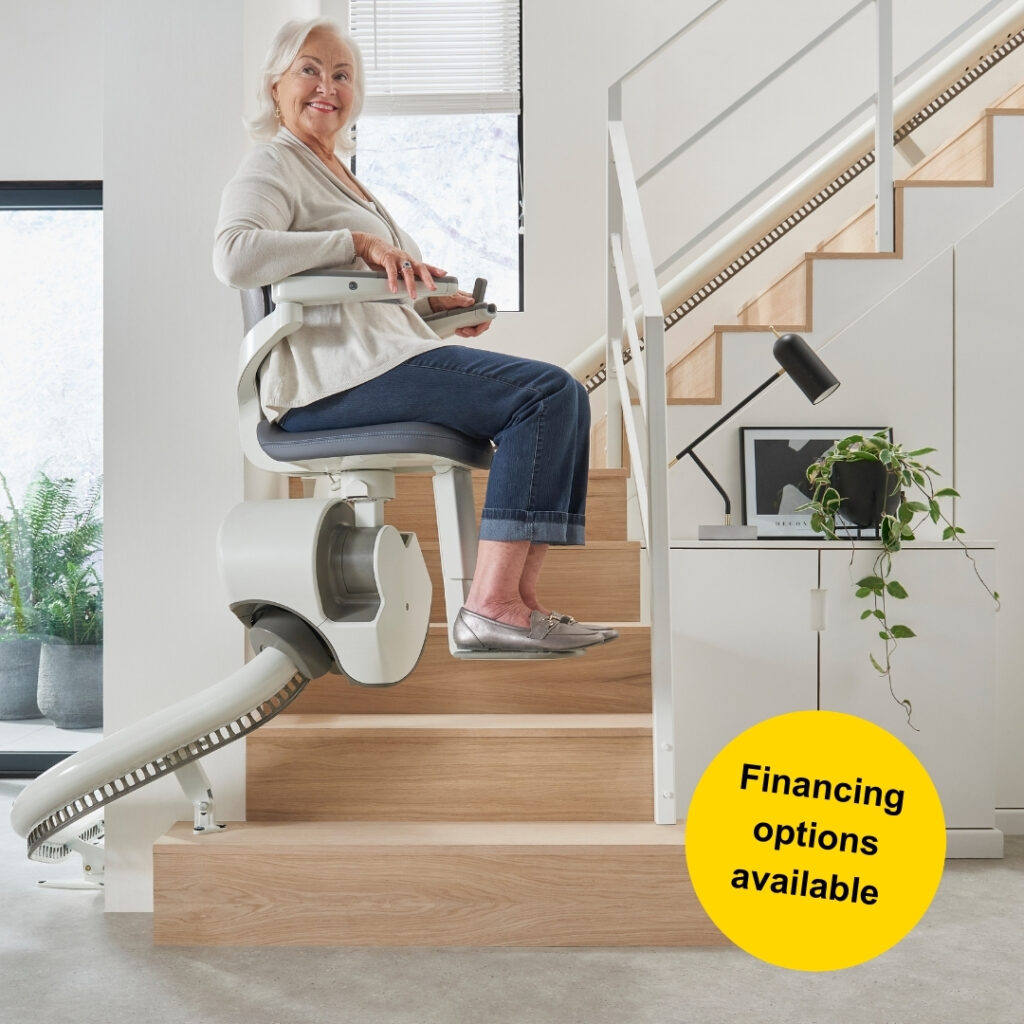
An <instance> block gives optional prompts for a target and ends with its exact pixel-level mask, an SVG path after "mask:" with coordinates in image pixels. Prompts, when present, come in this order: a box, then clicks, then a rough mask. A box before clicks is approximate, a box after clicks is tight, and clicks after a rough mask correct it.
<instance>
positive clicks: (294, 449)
mask: <svg viewBox="0 0 1024 1024" xmlns="http://www.w3.org/2000/svg"><path fill="white" fill-rule="evenodd" d="M256 439H257V440H258V441H259V445H260V447H261V448H262V449H263V451H265V452H266V453H267V455H269V456H270V458H272V459H274V460H275V461H278V462H295V461H297V460H301V459H329V458H339V457H343V456H353V455H362V456H365V455H399V454H415V455H423V456H437V457H440V458H442V459H448V460H451V461H452V462H458V463H462V464H463V465H466V466H471V467H472V468H473V469H487V468H488V466H490V464H491V455H492V454H493V451H494V449H493V448H492V446H491V442H490V441H488V440H486V439H484V438H477V437H469V436H467V435H466V434H462V433H459V431H457V430H450V429H449V428H448V427H442V426H439V425H438V424H436V423H379V424H373V425H372V426H368V427H345V428H342V429H339V430H302V431H288V430H282V429H281V428H280V427H278V426H276V425H275V424H273V423H270V422H268V421H267V420H262V421H261V422H260V423H259V425H258V426H257V428H256Z"/></svg>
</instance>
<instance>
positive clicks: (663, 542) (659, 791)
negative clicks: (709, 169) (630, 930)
mask: <svg viewBox="0 0 1024 1024" xmlns="http://www.w3.org/2000/svg"><path fill="white" fill-rule="evenodd" d="M617 88H618V87H613V89H612V90H611V91H610V92H609V110H610V112H615V111H616V109H617V107H618V101H619V98H620V95H621V94H620V93H619V92H618V91H617ZM608 150H609V160H610V169H611V171H612V173H611V174H610V175H609V185H608V188H609V203H608V219H609V232H610V238H609V260H608V262H609V274H608V280H609V292H610V293H611V292H612V291H614V289H615V286H616V285H617V286H618V288H619V292H618V295H617V296H613V295H612V294H609V300H608V315H609V322H608V334H607V337H608V338H609V339H610V341H609V344H608V346H607V350H606V355H605V358H606V360H607V365H608V366H609V367H610V368H614V374H615V376H616V378H617V382H618V388H619V394H620V395H621V396H622V397H621V398H620V400H619V406H620V408H623V407H624V408H625V410H626V416H625V421H624V424H625V427H626V438H627V441H628V444H629V449H630V460H631V465H632V467H633V477H634V480H635V481H636V487H637V497H638V499H639V501H640V509H641V520H642V521H643V522H644V539H645V544H646V552H647V567H648V580H649V592H650V598H651V599H650V619H651V710H652V718H653V761H654V773H653V774H654V820H655V822H656V823H657V824H659V825H674V824H675V823H676V818H677V813H676V797H675V776H676V769H675V700H674V696H673V687H672V651H671V638H672V607H671V594H670V590H669V562H668V550H669V535H668V534H669V530H668V521H669V520H668V476H667V474H666V473H665V472H664V467H665V466H666V465H667V464H668V437H667V416H666V410H667V397H668V396H667V394H666V387H665V374H664V373H663V372H661V368H662V367H663V366H664V365H665V321H664V315H663V314H662V311H661V300H660V296H659V294H658V285H657V279H656V277H655V275H654V262H653V260H652V258H651V246H650V242H649V241H648V238H647V228H646V226H645V224H644V218H643V211H642V210H641V208H640V194H639V192H638V191H637V185H636V176H635V175H634V174H633V163H632V159H631V157H630V154H629V144H628V142H627V141H626V132H625V128H624V127H623V124H622V122H621V121H617V120H614V119H612V120H609V123H608ZM622 221H625V229H626V231H625V237H626V238H627V239H628V241H629V245H630V251H631V253H632V256H633V264H634V267H635V269H636V275H637V283H638V287H639V292H640V302H641V306H642V308H643V327H644V341H645V343H646V344H645V348H644V352H643V354H642V356H641V358H642V359H644V360H650V364H651V366H652V367H653V368H654V371H655V372H647V373H642V374H641V377H642V379H643V382H644V392H645V396H646V401H645V402H644V403H643V405H642V406H641V410H640V417H641V419H642V421H643V424H644V430H645V434H646V438H647V452H646V455H647V467H648V469H646V470H645V467H644V452H642V451H641V450H640V443H639V440H638V437H637V433H636V430H635V429H634V423H633V412H632V408H631V406H630V404H629V393H628V389H627V387H626V379H625V365H624V364H623V359H622V348H621V342H620V340H619V337H618V330H617V329H618V327H619V325H620V324H621V323H622V305H623V293H625V297H626V298H628V291H627V290H626V281H625V257H624V254H623V252H622V240H623V233H622V227H623V224H622ZM613 278H614V280H613ZM634 337H635V335H634ZM636 348H637V350H638V353H637V354H638V355H639V344H638V343H637V344H636ZM638 365H639V363H638ZM609 390H610V389H609ZM609 427H610V430H609V437H611V429H614V431H615V434H616V435H619V434H620V428H619V424H618V423H616V422H613V421H611V420H609ZM610 448H611V446H610V445H609V449H610ZM610 457H611V453H610V451H609V458H610Z"/></svg>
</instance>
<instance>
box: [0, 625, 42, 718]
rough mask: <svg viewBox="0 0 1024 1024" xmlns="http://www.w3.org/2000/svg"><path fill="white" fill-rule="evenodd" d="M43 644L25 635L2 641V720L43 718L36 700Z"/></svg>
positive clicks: (0, 714) (0, 675) (0, 649)
mask: <svg viewBox="0 0 1024 1024" xmlns="http://www.w3.org/2000/svg"><path fill="white" fill-rule="evenodd" d="M41 646H42V641H41V640H30V639H27V638H25V637H14V638H12V639H9V640H4V641H3V642H2V643H0V721H5V722H6V721H10V720H12V719H17V718H42V717H43V714H42V712H41V711H40V710H39V705H38V704H37V703H36V687H37V685H38V682H39V648H40V647H41Z"/></svg>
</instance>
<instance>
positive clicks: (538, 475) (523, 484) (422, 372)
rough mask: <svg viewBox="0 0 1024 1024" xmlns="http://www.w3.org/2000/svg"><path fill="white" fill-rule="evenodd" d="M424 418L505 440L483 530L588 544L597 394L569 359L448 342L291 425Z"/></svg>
mask: <svg viewBox="0 0 1024 1024" xmlns="http://www.w3.org/2000/svg"><path fill="white" fill-rule="evenodd" d="M403 420H404V421H413V420H420V421H422V422H425V423H439V424H441V426H445V427H450V428H451V429H452V430H458V431H460V432H462V433H463V434H468V435H470V436H471V437H485V438H489V439H491V440H492V441H494V443H495V444H496V445H497V451H496V452H495V453H494V461H493V463H492V464H491V472H490V477H489V479H488V482H487V497H486V500H485V503H484V509H483V515H482V517H481V523H480V539H481V540H504V541H516V540H528V541H532V542H533V543H535V544H582V543H583V527H584V509H585V507H586V500H587V469H588V463H589V454H590V402H589V399H588V397H587V393H586V390H585V389H584V388H583V386H582V385H581V384H579V383H578V382H577V381H576V380H574V379H573V378H572V377H571V376H569V374H567V373H566V372H565V371H564V370H563V369H561V368H560V367H557V366H552V365H550V364H549V363H542V362H538V361H536V360H533V359H517V358H516V357H514V356H505V355H500V354H498V353H496V352H483V351H481V350H480V349H475V348H468V347H466V346H463V345H445V346H443V347H441V348H436V349H432V350H431V351H429V352H424V353H422V354H421V355H418V356H413V357H412V358H411V359H407V360H406V361H405V362H404V363H401V364H400V365H398V366H396V367H394V369H391V370H388V371H387V372H386V373H383V374H381V375H380V376H379V377H375V378H374V379H373V380H370V381H367V382H366V383H365V384H360V385H359V386H358V387H354V388H350V389H349V390H348V391H342V392H340V393H338V394H336V395H329V396H328V397H327V398H322V399H320V400H319V401H317V402H313V403H312V404H311V405H307V406H304V407H302V408H300V409H292V410H290V411H289V412H288V413H286V414H285V416H284V418H283V419H282V420H281V422H280V426H281V428H282V429H284V430H291V431H299V430H330V429H338V428H341V427H363V426H369V425H371V424H374V423H395V422H400V421H403Z"/></svg>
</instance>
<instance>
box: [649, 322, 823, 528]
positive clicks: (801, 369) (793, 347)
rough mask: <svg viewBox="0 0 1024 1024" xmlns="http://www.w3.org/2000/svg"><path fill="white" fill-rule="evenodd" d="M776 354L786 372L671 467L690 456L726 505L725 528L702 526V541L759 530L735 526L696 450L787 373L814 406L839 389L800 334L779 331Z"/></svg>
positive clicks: (771, 379) (761, 388)
mask: <svg viewBox="0 0 1024 1024" xmlns="http://www.w3.org/2000/svg"><path fill="white" fill-rule="evenodd" d="M772 330H773V331H775V328H774V327H773V328H772ZM772 355H773V356H775V361H776V362H777V363H778V364H779V366H781V367H782V369H781V370H779V371H777V372H776V373H773V374H772V375H771V376H770V377H769V378H768V379H767V380H766V381H765V382H764V383H763V384H760V385H759V386H758V387H756V388H755V389H754V390H753V391H751V392H750V394H749V395H747V397H746V398H744V399H743V401H742V402H740V403H739V404H738V405H734V406H733V407H732V408H731V409H730V410H729V411H728V412H727V413H726V414H725V415H724V416H723V417H722V418H721V419H720V420H717V421H716V422H715V423H713V424H712V425H711V426H710V427H708V429H707V430H705V431H704V433H703V434H701V435H700V437H698V438H696V439H695V440H693V441H691V442H690V443H689V444H688V445H687V446H686V447H685V448H684V449H683V450H682V451H680V452H679V453H678V454H677V455H676V457H675V458H674V459H673V460H672V461H671V462H670V463H669V464H668V466H669V469H671V468H672V467H673V466H674V465H675V464H676V463H677V462H678V461H679V460H680V459H683V458H685V457H686V456H687V455H689V457H690V458H691V459H693V461H694V464H695V465H696V466H697V468H698V469H699V470H700V471H701V472H702V473H703V474H704V475H705V476H706V477H707V478H708V480H710V481H711V485H712V486H713V487H714V488H715V490H716V491H718V493H719V494H720V495H721V496H722V500H723V501H724V502H725V524H724V525H722V526H701V527H698V530H697V537H698V539H699V540H753V539H754V538H756V537H757V527H756V526H733V525H732V503H731V502H730V501H729V495H728V494H726V493H725V491H724V489H723V488H722V485H721V484H720V483H719V482H718V481H717V480H716V479H715V478H714V476H712V474H711V470H709V469H708V467H707V466H705V465H704V463H703V462H701V460H700V459H699V458H697V453H696V452H695V451H694V448H696V447H697V445H699V444H700V443H701V441H703V440H705V439H706V438H708V437H710V436H711V435H712V434H713V433H714V432H715V431H716V430H717V429H718V428H719V427H720V426H721V425H722V424H723V423H725V422H726V421H727V420H729V419H731V418H732V417H733V416H735V415H736V413H738V412H739V411H740V409H742V408H743V407H744V406H745V405H747V404H748V403H749V402H752V401H753V400H754V399H755V398H757V396H758V395H759V394H761V392H762V391H764V390H765V389H766V388H767V387H769V386H770V385H771V384H773V383H774V382H775V381H777V380H778V379H779V378H780V377H782V376H783V375H785V374H787V373H788V374H789V376H790V377H792V379H793V383H794V384H796V386H797V387H798V388H799V389H800V390H801V391H802V392H803V393H804V394H805V395H806V396H807V399H808V401H809V402H810V403H811V405H817V404H818V403H819V402H823V401H824V400H825V399H826V398H828V396H829V395H831V394H832V392H833V391H835V389H836V388H837V387H839V381H838V380H836V378H835V375H834V374H833V373H832V371H831V370H829V368H828V367H827V366H826V365H825V364H824V363H823V362H822V361H821V360H820V359H819V358H818V355H817V353H816V352H815V351H814V349H812V348H811V346H810V345H808V344H807V342H806V341H804V339H803V338H801V337H800V335H799V334H781V335H780V334H779V332H778V331H775V344H774V345H773V346H772Z"/></svg>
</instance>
